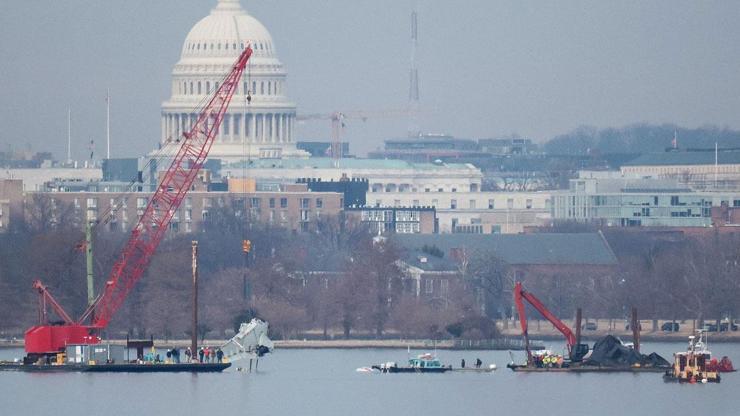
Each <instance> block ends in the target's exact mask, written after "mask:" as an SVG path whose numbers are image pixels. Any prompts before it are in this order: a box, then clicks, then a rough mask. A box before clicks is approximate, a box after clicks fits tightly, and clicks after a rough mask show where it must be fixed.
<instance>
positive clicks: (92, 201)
mask: <svg viewBox="0 0 740 416" xmlns="http://www.w3.org/2000/svg"><path fill="white" fill-rule="evenodd" d="M97 207H98V198H87V208H88V209H90V208H97Z"/></svg>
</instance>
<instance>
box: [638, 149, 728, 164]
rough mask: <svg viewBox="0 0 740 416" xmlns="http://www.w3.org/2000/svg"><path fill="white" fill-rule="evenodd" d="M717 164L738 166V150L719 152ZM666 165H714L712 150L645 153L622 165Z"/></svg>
mask: <svg viewBox="0 0 740 416" xmlns="http://www.w3.org/2000/svg"><path fill="white" fill-rule="evenodd" d="M717 163H718V164H720V165H734V164H740V150H738V149H732V150H719V152H717ZM667 165H714V149H701V150H690V151H679V152H663V153H646V154H643V155H641V156H639V157H637V158H636V159H633V160H631V161H629V162H627V163H625V164H624V166H667Z"/></svg>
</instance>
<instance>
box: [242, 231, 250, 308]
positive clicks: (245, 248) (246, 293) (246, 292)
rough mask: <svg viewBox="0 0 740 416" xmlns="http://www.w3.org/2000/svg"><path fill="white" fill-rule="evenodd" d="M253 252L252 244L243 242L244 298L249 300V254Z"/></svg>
mask: <svg viewBox="0 0 740 416" xmlns="http://www.w3.org/2000/svg"><path fill="white" fill-rule="evenodd" d="M250 251H252V242H251V241H250V240H246V239H245V240H242V252H243V253H244V273H243V274H242V297H243V298H244V300H245V301H248V300H249V283H248V282H247V270H248V269H249V252H250Z"/></svg>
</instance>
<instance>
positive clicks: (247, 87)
mask: <svg viewBox="0 0 740 416" xmlns="http://www.w3.org/2000/svg"><path fill="white" fill-rule="evenodd" d="M250 44H251V46H252V49H253V50H254V53H253V54H252V57H251V58H250V60H249V63H248V65H247V68H246V70H245V71H244V73H243V75H242V80H241V81H242V82H241V85H239V87H238V89H237V91H236V92H235V94H234V97H233V99H232V101H231V104H230V106H229V109H228V112H227V113H226V114H225V117H224V120H223V124H222V126H221V129H220V130H219V134H218V136H217V137H216V140H215V142H214V144H213V147H212V148H211V151H210V154H209V157H210V158H212V159H221V160H222V161H223V162H225V163H232V162H237V161H240V160H244V159H246V158H254V159H257V158H263V159H265V158H269V159H279V158H305V157H308V154H307V153H306V152H304V151H302V150H298V149H297V148H296V145H295V138H294V137H295V124H296V106H295V104H294V103H293V102H291V101H290V100H289V99H288V97H287V95H286V93H287V88H286V78H287V73H286V72H285V69H284V68H283V64H282V63H281V62H280V60H278V58H277V54H276V50H275V44H274V43H273V40H272V37H271V36H270V32H268V31H267V29H266V28H265V26H263V25H262V23H260V22H259V21H258V20H257V19H255V18H254V17H252V16H251V15H249V14H248V13H247V12H246V11H245V10H244V9H243V8H242V7H241V5H240V4H239V0H218V4H217V5H216V7H215V8H214V9H213V10H211V13H210V14H209V15H208V16H206V17H204V18H203V19H201V20H200V21H199V22H198V23H196V24H195V26H193V28H192V29H191V30H190V33H188V35H187V37H186V38H185V42H184V44H183V46H182V53H181V55H180V60H179V61H178V62H177V63H176V64H175V67H174V69H173V70H172V84H171V85H172V95H171V97H170V98H169V99H168V100H167V101H165V102H164V103H162V136H161V144H163V145H164V144H165V143H167V142H170V141H172V140H177V139H179V138H180V137H182V134H183V132H186V131H188V130H189V129H190V127H191V125H192V124H193V123H195V121H196V120H197V117H198V113H197V112H198V108H199V107H200V106H201V105H202V104H203V103H204V101H205V100H207V99H208V98H209V97H210V95H211V94H212V93H213V92H214V91H215V89H216V88H218V87H219V85H220V83H221V82H222V80H223V78H224V76H225V75H226V74H227V73H228V72H229V71H230V69H231V67H232V66H233V64H234V62H235V61H236V58H237V57H238V56H239V54H240V53H241V51H242V50H244V48H245V47H246V46H247V45H250ZM247 94H251V102H248V100H247Z"/></svg>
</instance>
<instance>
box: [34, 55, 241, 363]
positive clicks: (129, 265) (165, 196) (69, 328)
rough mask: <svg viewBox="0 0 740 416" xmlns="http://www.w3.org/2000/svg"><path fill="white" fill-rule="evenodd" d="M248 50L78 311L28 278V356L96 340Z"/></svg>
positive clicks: (177, 197)
mask: <svg viewBox="0 0 740 416" xmlns="http://www.w3.org/2000/svg"><path fill="white" fill-rule="evenodd" d="M251 55H252V48H251V47H250V46H247V48H246V49H245V50H244V51H243V52H242V53H241V54H240V55H239V58H238V59H237V61H236V63H235V64H234V66H233V67H232V69H231V71H230V72H229V74H228V75H227V76H226V77H225V78H224V80H223V82H222V83H221V86H220V87H219V88H218V89H217V91H216V92H215V93H214V94H213V96H212V97H211V99H210V101H208V103H207V104H206V105H205V106H204V107H203V108H202V109H201V111H200V115H199V116H198V120H197V121H196V122H195V124H194V125H193V126H192V128H191V129H190V131H189V132H186V133H184V134H183V139H182V140H181V141H180V143H181V144H180V148H179V149H178V151H177V154H176V155H175V156H174V158H173V160H172V163H171V164H170V167H169V169H167V171H166V172H165V174H164V175H163V176H162V179H161V181H160V183H159V185H158V186H157V189H156V190H155V191H154V194H153V195H152V196H151V198H150V200H149V202H148V204H147V206H146V208H145V209H144V213H143V215H141V217H140V218H139V221H138V223H137V224H136V226H135V227H134V228H133V230H132V231H131V236H130V237H129V239H128V242H127V243H126V245H125V246H124V248H123V251H122V252H121V255H120V257H119V259H118V260H117V261H116V262H115V263H114V265H113V270H112V271H111V273H110V277H109V278H108V280H107V281H106V284H105V288H104V289H103V291H102V292H101V294H100V295H99V296H98V298H97V299H96V300H95V301H94V302H93V303H92V304H91V305H90V306H89V307H88V308H87V310H86V311H85V312H84V313H83V314H82V316H81V317H80V318H79V319H78V320H76V321H73V320H72V319H71V318H70V317H69V314H67V313H66V312H65V311H64V309H63V308H62V307H61V306H60V305H59V304H58V303H57V302H56V301H55V300H54V298H53V297H52V296H51V294H50V293H49V291H48V289H47V288H46V287H45V286H44V285H42V284H41V283H40V282H38V281H36V282H34V289H36V290H37V291H38V292H39V296H40V298H39V306H40V311H41V312H40V316H39V320H40V322H39V324H38V325H36V326H33V327H31V328H29V329H28V330H27V331H26V334H25V346H26V353H27V354H28V355H29V356H42V355H45V354H53V353H56V352H59V351H63V350H64V348H65V346H66V345H68V344H90V343H97V342H98V337H97V332H98V331H100V330H101V329H104V328H105V327H106V326H107V325H108V323H109V322H110V320H111V318H113V315H114V314H115V313H116V311H117V310H118V309H119V308H120V307H121V305H122V304H123V302H124V301H125V300H126V296H127V295H128V294H129V293H130V292H131V290H132V289H133V288H134V285H135V284H136V282H137V281H138V280H139V278H140V277H141V276H142V274H143V273H144V270H146V267H147V266H148V265H149V261H150V260H151V258H152V255H153V254H154V252H155V251H156V249H157V247H158V246H159V243H160V242H161V241H162V238H163V237H164V234H165V232H166V231H167V228H168V227H169V224H170V221H171V220H172V217H173V215H174V214H175V212H176V211H177V209H178V208H179V206H180V204H181V203H182V201H183V199H184V198H185V195H186V194H187V192H188V191H189V190H190V187H191V186H192V184H193V181H194V180H195V178H196V175H197V174H198V170H200V168H201V166H203V163H204V162H205V160H206V157H207V156H208V152H209V151H210V149H211V146H212V145H213V141H214V138H215V137H216V135H217V134H218V129H219V127H220V126H221V121H222V120H223V117H224V113H225V112H226V109H227V108H228V106H229V103H230V102H231V98H232V97H233V95H234V92H235V91H236V89H237V86H238V85H239V79H240V78H241V75H242V72H244V68H245V67H246V65H247V62H248V61H249V58H250V56H251ZM47 303H51V305H52V307H53V308H54V309H55V311H56V312H57V314H58V315H59V316H60V317H62V318H63V320H64V322H63V323H61V324H60V325H51V324H49V322H48V320H47V317H46V304H47ZM87 322H89V323H87Z"/></svg>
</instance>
